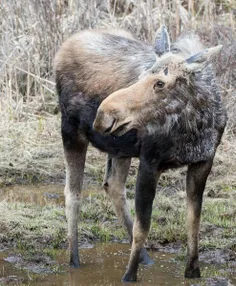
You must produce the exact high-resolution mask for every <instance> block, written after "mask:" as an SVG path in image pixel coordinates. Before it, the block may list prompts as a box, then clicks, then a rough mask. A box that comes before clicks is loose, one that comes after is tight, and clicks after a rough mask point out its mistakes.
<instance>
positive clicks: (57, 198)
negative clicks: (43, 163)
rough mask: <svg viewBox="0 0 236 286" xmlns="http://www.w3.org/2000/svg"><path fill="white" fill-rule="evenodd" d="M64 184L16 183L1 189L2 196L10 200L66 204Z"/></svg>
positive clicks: (37, 203)
mask: <svg viewBox="0 0 236 286" xmlns="http://www.w3.org/2000/svg"><path fill="white" fill-rule="evenodd" d="M63 188H64V187H63V186H62V185H52V184H51V185H15V186H10V187H5V188H4V189H0V197H1V200H2V199H6V200H7V201H9V202H22V203H30V204H35V205H39V206H45V205H47V204H48V203H55V204H57V205H63V204H64V195H63Z"/></svg>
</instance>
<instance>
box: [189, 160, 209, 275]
mask: <svg viewBox="0 0 236 286" xmlns="http://www.w3.org/2000/svg"><path fill="white" fill-rule="evenodd" d="M211 167H212V160H210V161H207V162H204V163H197V164H192V165H190V166H189V167H188V172H187V236H188V248H187V265H186V269H185V277H186V278H199V277H200V276H201V274H200V268H199V261H198V241H199V226H200V216H201V209H202V196H203V192H204V189H205V185H206V180H207V177H208V175H209V173H210V170H211Z"/></svg>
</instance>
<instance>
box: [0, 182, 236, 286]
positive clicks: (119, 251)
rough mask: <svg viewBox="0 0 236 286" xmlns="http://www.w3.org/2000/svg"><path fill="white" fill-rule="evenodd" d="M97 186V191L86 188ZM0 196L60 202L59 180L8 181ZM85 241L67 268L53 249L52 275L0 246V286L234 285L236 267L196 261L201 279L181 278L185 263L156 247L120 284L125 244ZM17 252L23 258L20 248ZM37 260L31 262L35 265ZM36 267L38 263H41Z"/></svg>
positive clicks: (63, 257) (62, 253) (40, 202)
mask: <svg viewBox="0 0 236 286" xmlns="http://www.w3.org/2000/svg"><path fill="white" fill-rule="evenodd" d="M97 191H100V190H99V189H98V190H92V192H97ZM90 192H91V191H90V190H89V191H85V192H83V194H84V196H87V195H88V194H89V193H90ZM0 199H1V200H7V201H9V202H22V203H26V204H27V203H30V204H33V205H40V206H45V205H47V204H51V203H53V204H56V205H61V206H64V195H63V186H62V185H40V186H39V185H30V186H20V185H19V186H9V187H6V188H4V189H0ZM88 246H89V244H86V247H87V248H82V249H81V250H80V256H81V262H82V265H81V268H79V269H70V268H69V267H68V253H67V252H66V250H61V249H60V250H55V252H56V254H55V261H54V262H53V263H54V264H53V267H54V269H55V273H53V274H46V271H44V270H43V269H42V271H38V272H37V273H40V274H34V273H33V272H32V271H31V270H32V268H34V267H35V265H30V264H29V263H28V264H27V263H24V262H23V263H21V261H20V259H23V258H19V257H20V256H19V253H18V252H17V251H16V250H14V249H10V250H5V251H2V252H0V285H33V286H39V285H44V286H46V285H58V286H60V285H63V286H64V285H70V286H77V285H78V286H88V285H89V286H90V285H91V286H120V285H137V286H146V285H150V286H152V285H158V286H161V285H173V286H177V285H186V286H190V285H194V286H200V285H207V286H208V285H209V286H230V285H231V286H232V285H236V278H235V276H236V269H234V270H232V269H231V270H229V269H228V268H229V267H228V265H226V264H225V265H219V264H204V263H201V269H202V276H203V278H202V279H198V280H186V279H184V278H183V273H184V264H185V263H184V262H182V261H178V260H176V257H177V253H175V254H170V253H162V252H151V256H152V257H153V258H154V260H155V264H154V265H153V266H151V267H143V266H142V267H140V270H139V275H138V282H136V283H134V284H129V283H128V284H127V283H126V284H124V283H121V282H120V280H121V277H122V276H123V274H124V272H125V269H126V266H127V264H128V259H129V254H130V246H129V245H128V244H120V243H119V244H118V243H109V244H108V243H107V244H96V245H95V246H93V245H90V247H88ZM24 252H25V251H24ZM22 254H23V255H22V257H23V256H24V255H25V254H26V253H22ZM42 255H43V254H42ZM18 260H19V261H18ZM17 261H18V262H19V263H18V262H17ZM204 261H205V260H204ZM50 263H51V262H50ZM40 265H41V264H40ZM40 265H38V266H37V267H38V268H39V267H41V266H40ZM235 266H236V264H235ZM42 267H44V265H43V266H42ZM59 273H60V274H59ZM220 277H224V278H220Z"/></svg>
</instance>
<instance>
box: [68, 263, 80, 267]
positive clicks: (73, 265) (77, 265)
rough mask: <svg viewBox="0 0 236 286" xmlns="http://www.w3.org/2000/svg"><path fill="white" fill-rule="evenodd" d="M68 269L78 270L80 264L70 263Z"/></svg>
mask: <svg viewBox="0 0 236 286" xmlns="http://www.w3.org/2000/svg"><path fill="white" fill-rule="evenodd" d="M70 267H71V268H80V264H79V263H78V262H77V263H74V262H70Z"/></svg>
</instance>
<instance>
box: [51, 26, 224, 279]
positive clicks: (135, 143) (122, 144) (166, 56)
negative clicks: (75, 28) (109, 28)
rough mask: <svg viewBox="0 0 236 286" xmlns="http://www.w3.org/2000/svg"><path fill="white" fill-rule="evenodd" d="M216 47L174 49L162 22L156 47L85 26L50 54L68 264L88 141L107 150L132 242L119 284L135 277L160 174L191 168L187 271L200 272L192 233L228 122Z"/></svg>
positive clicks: (107, 180)
mask: <svg viewBox="0 0 236 286" xmlns="http://www.w3.org/2000/svg"><path fill="white" fill-rule="evenodd" d="M220 49H221V47H213V48H210V49H207V50H204V49H203V47H202V46H201V44H200V42H199V40H198V38H196V37H191V36H187V37H185V38H182V39H180V40H179V41H178V42H177V43H175V44H174V45H173V47H172V49H171V51H170V46H169V37H168V33H167V31H166V29H165V27H161V28H160V30H159V31H158V32H157V37H156V42H155V47H152V46H149V45H146V44H144V43H142V42H140V41H137V40H135V39H134V38H133V37H132V36H131V35H130V34H127V32H123V31H116V32H114V31H113V32H110V33H109V32H101V31H100V32H98V31H85V32H82V33H80V34H78V35H75V36H73V37H72V38H71V39H69V40H68V41H67V42H65V43H64V45H63V46H62V48H61V49H60V51H59V52H58V54H57V56H56V60H55V72H56V85H57V90H58V95H59V102H60V106H61V112H62V139H63V146H64V154H65V163H66V186H65V198H66V217H67V220H68V240H69V249H70V263H71V266H73V267H78V266H79V265H80V261H79V256H78V231H77V227H78V211H79V200H80V195H81V189H82V182H83V174H84V164H85V158H86V151H87V146H88V143H89V142H91V143H92V144H93V145H94V146H95V147H97V148H99V149H100V150H102V151H104V152H106V153H108V159H107V167H106V174H105V177H104V183H103V185H104V189H105V191H106V192H107V194H108V195H109V196H110V197H111V199H112V200H113V203H114V206H115V210H116V213H117V215H118V216H119V218H120V220H121V222H122V224H123V226H124V227H125V229H126V230H127V232H128V235H129V238H130V241H131V242H132V250H131V256H130V261H129V265H128V268H127V271H126V273H125V275H124V277H123V280H124V281H135V280H136V279H137V270H138V265H139V263H143V264H152V263H153V262H152V260H151V258H150V257H149V256H148V254H147V252H146V251H145V249H144V242H145V240H146V238H147V235H148V232H149V228H150V218H151V212H152V204H153V199H154V197H155V189H156V184H157V181H158V178H159V176H160V174H161V172H162V171H163V170H165V169H168V168H173V167H179V166H182V165H188V172H187V223H188V256H187V265H186V270H185V276H186V277H199V276H200V270H199V265H198V233H199V223H200V213H201V205H202V195H203V191H204V188H205V183H206V180H207V177H208V174H209V172H210V170H211V166H212V162H213V158H214V155H215V151H216V148H217V146H218V144H219V142H220V138H221V136H222V133H223V131H224V127H225V124H226V115H225V110H224V108H223V107H222V103H221V98H220V94H219V91H218V88H217V86H216V84H215V79H214V74H213V72H212V68H211V61H212V58H213V57H214V56H215V55H216V54H217V53H218V52H219V51H220ZM132 157H139V159H140V165H139V172H138V178H137V183H136V193H135V211H136V216H135V222H134V224H133V222H132V220H131V218H130V214H129V211H128V208H127V203H126V195H125V181H126V178H127V175H128V170H129V167H130V161H131V158H132Z"/></svg>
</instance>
